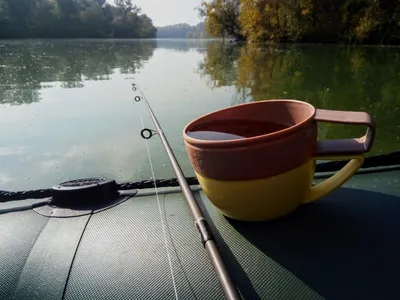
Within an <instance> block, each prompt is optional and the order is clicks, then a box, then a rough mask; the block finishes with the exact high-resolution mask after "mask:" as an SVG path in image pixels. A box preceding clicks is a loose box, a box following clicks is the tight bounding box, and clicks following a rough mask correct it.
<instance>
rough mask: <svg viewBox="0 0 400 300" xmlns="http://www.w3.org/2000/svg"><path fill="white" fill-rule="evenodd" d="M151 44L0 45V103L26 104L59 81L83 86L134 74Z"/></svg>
mask: <svg viewBox="0 0 400 300" xmlns="http://www.w3.org/2000/svg"><path fill="white" fill-rule="evenodd" d="M156 46H157V45H156V42H155V41H135V42H124V41H116V40H111V41H104V40H101V41H90V40H88V41H85V40H69V41H64V40H61V41H57V40H55V41H52V40H49V41H38V42H32V41H24V42H20V41H18V42H15V41H10V42H5V43H1V44H0V104H11V105H19V104H29V103H33V102H38V101H39V100H40V94H41V92H40V91H41V90H42V89H44V88H48V87H52V86H54V85H55V84H56V82H59V83H60V85H61V87H63V88H81V87H84V85H85V81H87V80H95V81H99V80H110V76H111V75H112V74H113V73H115V72H119V73H121V74H135V73H136V72H137V71H138V70H139V69H140V68H142V67H143V64H144V63H145V62H146V61H148V60H149V59H150V58H151V57H152V55H153V52H154V49H155V48H156Z"/></svg>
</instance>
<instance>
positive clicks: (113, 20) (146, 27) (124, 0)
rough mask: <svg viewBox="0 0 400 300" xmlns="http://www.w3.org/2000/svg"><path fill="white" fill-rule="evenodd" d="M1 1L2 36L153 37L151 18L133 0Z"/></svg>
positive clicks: (0, 27)
mask: <svg viewBox="0 0 400 300" xmlns="http://www.w3.org/2000/svg"><path fill="white" fill-rule="evenodd" d="M115 4H116V6H112V5H110V4H107V3H106V2H105V0H0V38H26V37H33V38H36V37H39V38H46V37H51V38H67V37H68V38H83V37H96V38H106V37H116V38H139V37H140V38H153V37H155V34H156V32H157V29H156V28H155V27H154V26H153V23H152V20H151V19H150V18H149V17H148V16H147V15H145V14H141V9H140V8H138V7H137V6H136V5H133V4H132V2H131V0H116V1H115Z"/></svg>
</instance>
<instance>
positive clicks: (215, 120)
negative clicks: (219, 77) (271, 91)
mask: <svg viewBox="0 0 400 300" xmlns="http://www.w3.org/2000/svg"><path fill="white" fill-rule="evenodd" d="M318 122H331V123H344V124H357V125H365V126H367V127H368V129H367V133H366V135H365V136H363V137H361V138H350V139H338V140H322V141H318V139H317V133H318ZM183 136H184V142H185V147H186V150H187V153H188V156H189V159H190V162H191V164H192V166H193V168H194V171H195V174H196V177H197V179H198V181H199V184H200V186H201V187H202V189H203V191H204V193H205V195H206V196H207V197H208V198H209V200H210V201H211V202H212V203H213V204H214V205H215V207H217V208H218V210H219V211H220V212H221V213H222V214H223V215H225V216H227V217H229V218H232V219H236V220H242V221H266V220H273V219H276V218H279V217H282V216H284V215H287V214H289V213H290V212H292V211H294V210H295V209H297V208H298V207H299V206H300V205H302V204H304V203H310V202H313V201H316V200H318V199H320V198H322V197H323V196H325V195H327V194H329V193H330V192H332V191H333V190H335V189H337V188H339V187H340V186H342V185H343V184H344V183H345V182H346V181H347V180H349V179H350V178H351V177H352V176H353V174H354V173H356V172H357V170H358V169H359V168H360V167H361V165H362V164H363V162H364V153H366V152H368V151H369V150H370V149H371V147H372V144H373V142H374V138H375V124H374V122H373V119H372V117H371V116H370V115H369V114H368V113H366V112H353V111H335V110H325V109H316V108H315V107H314V106H312V105H311V104H309V103H307V102H303V101H298V100H286V99H281V100H265V101H258V102H252V103H246V104H241V105H236V106H232V107H229V108H225V109H221V110H218V111H215V112H212V113H209V114H206V115H204V116H202V117H200V118H198V119H196V120H194V121H192V122H190V123H189V124H188V125H187V126H186V127H185V128H184V130H183ZM316 160H350V161H349V162H348V163H347V164H346V165H345V166H344V167H343V168H342V169H341V170H339V171H338V172H337V173H335V174H334V175H333V176H332V177H330V178H328V179H327V180H325V181H323V182H321V183H319V184H317V185H315V186H312V182H313V178H314V172H315V165H316Z"/></svg>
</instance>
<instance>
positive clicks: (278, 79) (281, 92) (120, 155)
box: [0, 40, 400, 190]
mask: <svg viewBox="0 0 400 300" xmlns="http://www.w3.org/2000/svg"><path fill="white" fill-rule="evenodd" d="M399 79H400V49H399V48H395V47H386V48H381V47H363V46H357V47H356V46H338V45H286V46H280V47H278V48H265V47H259V46H256V45H237V44H233V43H222V42H220V41H211V40H146V41H144V40H135V41H131V40H22V41H0V190H2V189H3V190H25V189H37V188H47V187H49V186H51V185H54V184H57V183H59V182H62V181H66V180H71V179H77V178H85V177H92V176H94V177H98V176H106V177H110V178H113V179H116V180H117V181H118V182H124V181H135V180H144V179H149V178H151V177H152V176H153V174H152V173H151V170H150V164H149V158H148V154H147V148H146V143H145V140H143V139H142V138H141V136H140V131H141V129H142V122H141V116H142V118H143V122H144V125H145V127H146V128H153V125H152V122H151V119H150V117H149V114H148V112H147V111H146V109H145V106H144V103H141V102H139V103H136V102H134V101H133V99H134V97H135V96H137V95H138V93H137V92H134V91H132V89H131V85H132V83H135V84H137V85H138V86H139V87H140V88H141V89H142V90H143V92H144V94H145V96H146V97H147V99H148V101H149V102H150V104H151V106H152V108H153V110H154V112H155V114H156V115H157V118H158V119H159V122H160V124H161V126H162V127H163V129H164V132H165V134H166V136H167V138H168V140H169V141H170V144H171V146H172V148H173V150H174V152H175V154H176V157H177V158H178V161H179V163H180V164H181V166H182V168H183V170H184V173H185V175H186V176H193V175H194V173H193V170H192V168H191V166H190V163H189V161H188V158H187V154H186V152H185V149H184V145H183V138H182V129H183V127H184V126H185V125H186V124H187V123H188V122H190V121H191V120H193V119H194V118H197V117H199V116H201V115H203V114H205V113H209V112H211V111H214V110H217V109H221V108H225V107H228V106H232V105H236V104H240V103H245V102H250V101H258V100H267V99H277V98H286V99H298V100H302V101H307V102H310V103H312V104H313V105H314V106H316V107H317V108H326V109H337V110H355V111H358V110H362V111H367V112H369V113H370V114H371V115H372V116H373V117H374V118H375V120H376V123H377V138H376V142H375V145H374V147H373V149H372V151H371V152H370V153H369V154H368V155H378V154H382V153H389V152H392V151H396V150H399V148H400V137H399V135H400V118H399V105H400V89H399ZM364 131H365V128H362V127H361V128H360V127H357V126H349V125H337V124H335V125H333V124H325V123H323V124H321V125H320V127H319V135H320V138H321V139H332V138H346V137H356V136H360V135H362V134H363V133H364ZM148 145H149V149H150V156H151V159H152V162H153V165H154V173H155V174H154V176H155V177H156V178H171V177H174V173H173V171H172V168H171V167H170V165H169V161H168V158H167V156H166V154H165V151H164V150H163V147H162V144H161V142H160V140H159V138H158V137H153V138H152V139H150V140H149V141H148Z"/></svg>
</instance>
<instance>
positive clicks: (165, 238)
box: [136, 87, 178, 300]
mask: <svg viewBox="0 0 400 300" xmlns="http://www.w3.org/2000/svg"><path fill="white" fill-rule="evenodd" d="M136 88H137V89H138V90H139V91H140V93H141V94H142V97H143V98H145V96H144V94H143V92H142V91H141V90H140V89H139V88H138V87H136ZM139 106H140V109H139V113H140V120H141V122H142V129H143V130H144V121H143V115H142V106H141V105H139ZM145 142H146V150H147V156H148V158H149V163H150V170H151V175H152V176H153V177H152V179H153V182H154V189H155V193H156V198H157V203H158V212H159V214H160V219H161V227H162V231H163V236H164V243H165V248H166V249H167V257H168V264H169V269H170V272H171V277H172V285H173V288H174V293H175V299H177V300H178V290H177V288H176V283H175V276H174V270H173V267H172V260H171V256H170V254H169V247H168V239H167V232H166V228H165V224H164V218H163V214H162V209H161V202H160V197H159V194H158V189H157V183H156V176H155V173H154V168H153V161H152V159H151V155H150V148H149V143H148V142H147V139H145ZM164 197H165V196H164Z"/></svg>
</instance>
